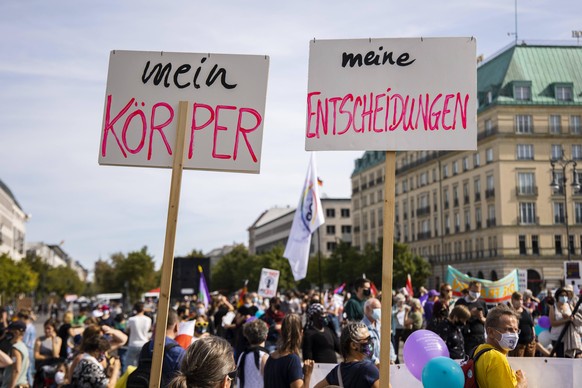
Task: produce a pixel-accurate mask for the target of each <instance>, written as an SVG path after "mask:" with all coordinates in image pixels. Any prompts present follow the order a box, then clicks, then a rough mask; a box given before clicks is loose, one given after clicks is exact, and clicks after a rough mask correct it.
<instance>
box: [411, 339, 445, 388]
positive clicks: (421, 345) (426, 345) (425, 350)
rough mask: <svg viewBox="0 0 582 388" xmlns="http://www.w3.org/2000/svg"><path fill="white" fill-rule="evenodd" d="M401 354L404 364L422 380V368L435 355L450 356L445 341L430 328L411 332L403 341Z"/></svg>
mask: <svg viewBox="0 0 582 388" xmlns="http://www.w3.org/2000/svg"><path fill="white" fill-rule="evenodd" d="M402 354H403V356H404V364H405V365H406V367H407V368H408V370H409V371H410V373H411V374H412V375H413V376H414V377H416V378H417V379H418V380H419V381H422V369H423V368H424V366H425V365H426V364H427V363H428V362H429V361H430V360H432V359H433V358H435V357H450V355H449V349H447V345H446V344H445V342H444V341H443V340H442V338H441V337H439V336H438V334H436V333H433V332H432V331H430V330H417V331H415V332H413V333H412V334H411V335H410V336H409V337H408V339H407V340H406V342H405V343H404V349H403V350H402Z"/></svg>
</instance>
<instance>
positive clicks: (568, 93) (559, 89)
mask: <svg viewBox="0 0 582 388" xmlns="http://www.w3.org/2000/svg"><path fill="white" fill-rule="evenodd" d="M555 93H556V100H558V101H572V86H570V85H556V89H555Z"/></svg>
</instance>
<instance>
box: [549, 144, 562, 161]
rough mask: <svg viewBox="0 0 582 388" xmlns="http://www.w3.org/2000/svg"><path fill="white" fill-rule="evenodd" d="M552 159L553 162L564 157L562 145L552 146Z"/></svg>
mask: <svg viewBox="0 0 582 388" xmlns="http://www.w3.org/2000/svg"><path fill="white" fill-rule="evenodd" d="M550 155H551V156H550V157H551V158H552V160H558V159H560V158H561V157H562V145H561V144H552V148H551V150H550Z"/></svg>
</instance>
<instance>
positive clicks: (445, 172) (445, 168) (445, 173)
mask: <svg viewBox="0 0 582 388" xmlns="http://www.w3.org/2000/svg"><path fill="white" fill-rule="evenodd" d="M448 177H449V165H448V164H445V165H444V166H443V178H448Z"/></svg>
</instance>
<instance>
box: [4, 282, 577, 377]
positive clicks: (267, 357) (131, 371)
mask: <svg viewBox="0 0 582 388" xmlns="http://www.w3.org/2000/svg"><path fill="white" fill-rule="evenodd" d="M481 287H482V286H481V283H480V282H478V281H473V282H471V283H470V284H469V286H468V288H467V289H466V290H463V291H464V292H463V296H462V297H460V298H457V299H455V298H453V294H452V291H453V289H452V287H451V285H449V284H447V283H444V284H441V285H440V287H439V290H438V291H436V290H425V289H424V288H422V287H421V289H420V290H418V292H417V293H416V294H415V295H413V294H412V292H410V289H406V288H403V289H401V290H398V291H396V292H394V291H393V292H392V295H391V296H392V301H393V303H392V306H393V307H392V314H391V317H392V322H391V327H392V332H391V333H390V334H391V342H390V343H391V345H392V346H390V353H389V354H390V359H389V360H386V361H383V360H380V343H381V338H380V337H381V302H380V300H381V298H382V295H381V294H379V295H378V294H377V292H376V290H375V287H373V284H372V282H371V281H369V280H368V279H365V278H359V279H357V280H356V281H355V282H354V283H353V289H352V290H351V291H352V292H351V293H350V292H347V290H342V289H336V290H331V289H330V290H327V291H326V292H325V293H319V292H316V291H310V292H307V293H305V294H300V293H298V292H293V291H290V292H287V293H283V294H280V295H277V296H276V297H273V298H270V299H263V298H260V297H259V296H258V295H257V294H256V293H254V292H245V291H244V290H243V291H241V292H239V293H237V294H233V295H230V297H229V296H226V295H221V294H219V293H215V295H213V296H212V300H211V301H210V303H209V304H205V303H203V302H202V301H199V300H197V298H196V297H193V298H190V299H188V300H184V301H179V302H176V303H175V304H174V305H173V306H172V309H171V311H170V312H169V314H168V324H167V330H166V333H164V334H165V337H166V338H165V347H164V361H163V367H162V372H161V386H163V387H168V386H171V387H176V388H177V387H190V386H201V387H202V386H204V387H206V386H208V387H215V386H216V387H229V386H231V385H233V383H232V381H233V380H235V379H236V380H237V384H238V385H237V387H242V388H244V387H258V388H261V387H303V386H308V385H309V384H310V383H311V384H312V385H315V386H317V387H324V386H328V385H333V384H336V385H342V386H345V387H351V386H353V387H377V386H378V384H379V383H378V379H379V372H378V370H379V367H380V365H385V364H391V363H399V362H402V361H403V360H401V359H400V357H401V355H402V352H401V350H402V348H403V345H404V343H405V342H406V340H407V338H408V337H409V336H410V335H411V334H412V333H413V332H414V331H416V330H420V329H427V330H431V331H433V332H435V333H437V334H438V335H439V336H440V337H441V338H442V339H443V341H444V342H445V344H446V346H447V348H448V350H449V353H450V357H451V358H453V359H464V358H466V357H467V356H468V355H471V354H472V351H473V350H474V349H476V348H477V347H478V346H480V345H482V344H484V343H486V341H487V338H486V337H487V335H486V330H485V322H486V318H487V315H488V312H489V310H490V308H492V307H493V306H491V305H489V306H488V305H487V303H485V301H484V300H483V298H482V297H481ZM577 301H578V296H577V295H575V293H574V291H573V289H572V288H571V287H568V286H566V287H563V288H559V289H558V290H556V291H555V293H554V294H553V295H547V296H546V297H545V298H543V299H542V300H538V299H536V298H535V297H534V296H533V295H532V293H531V291H529V290H528V291H526V292H524V293H523V294H522V293H519V292H515V293H513V295H512V296H511V300H510V301H508V302H506V304H507V305H508V306H509V308H511V309H512V310H513V311H514V312H515V313H516V316H519V317H520V318H519V339H518V341H517V344H516V346H515V348H514V349H509V350H510V352H509V355H510V356H515V357H533V356H536V355H537V356H550V355H552V356H553V355H555V356H557V357H582V343H581V340H580V335H581V333H582V314H581V313H580V312H577V311H576V313H574V312H575V309H576V304H577ZM154 310H155V304H154V303H153V302H152V301H151V300H146V301H145V302H137V303H135V304H134V306H133V308H132V311H131V314H129V315H130V316H129V317H128V315H126V314H125V313H124V312H123V311H122V309H121V306H118V305H115V306H108V305H98V306H94V307H93V308H89V309H85V308H84V309H81V310H80V311H78V312H77V314H76V315H75V316H74V315H73V312H72V311H66V312H64V313H63V314H62V315H60V314H59V312H58V311H55V312H53V311H52V310H51V314H50V315H49V319H48V320H46V321H45V322H44V323H43V329H44V330H43V333H36V330H35V327H34V324H33V321H34V319H35V315H34V313H33V312H32V311H30V310H26V309H22V310H20V311H18V312H16V313H15V314H14V316H13V317H8V316H7V314H6V311H4V310H3V311H2V320H1V321H0V368H4V373H3V374H0V382H1V384H2V385H1V387H2V388H3V387H10V388H12V387H115V386H116V385H117V386H123V387H126V386H127V387H137V386H147V385H139V384H140V383H139V378H140V377H142V374H143V373H145V379H144V380H145V381H146V382H147V380H148V379H149V376H148V375H147V374H148V373H149V368H150V366H151V363H152V357H153V348H154V346H153V344H154V341H153V337H154V336H155V334H154V333H153V331H154V327H155V325H154V320H155V311H154ZM542 317H547V319H548V321H549V325H550V326H551V329H550V330H549V333H550V336H551V343H546V344H543V343H540V341H538V339H537V337H538V336H537V335H538V332H537V329H538V328H539V327H538V322H539V321H540V319H541V318H542ZM59 318H61V319H59ZM208 349H212V351H209V350H208ZM200 352H204V354H207V355H208V360H207V359H206V358H204V360H201V354H200ZM213 359H216V360H218V361H216V362H214V363H212V362H211V361H212V360H213ZM314 363H329V364H338V363H339V364H338V367H336V368H334V369H333V370H332V371H331V372H330V374H328V375H327V376H326V377H325V379H324V380H322V381H310V380H311V374H312V370H313V365H314ZM144 384H145V383H144Z"/></svg>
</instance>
